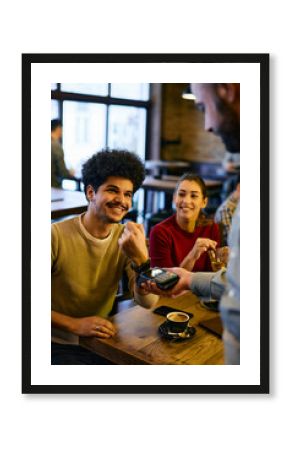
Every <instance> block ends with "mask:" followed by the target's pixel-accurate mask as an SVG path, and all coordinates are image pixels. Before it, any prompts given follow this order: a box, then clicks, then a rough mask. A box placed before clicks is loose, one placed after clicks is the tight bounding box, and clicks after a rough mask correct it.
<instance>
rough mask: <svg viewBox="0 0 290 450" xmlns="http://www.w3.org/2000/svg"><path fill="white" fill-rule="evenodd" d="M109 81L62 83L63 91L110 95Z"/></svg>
mask: <svg viewBox="0 0 290 450" xmlns="http://www.w3.org/2000/svg"><path fill="white" fill-rule="evenodd" d="M108 86H109V85H108V84H107V83H99V84H98V83H95V84H93V83H74V84H73V83H62V84H61V90H62V91H63V92H74V93H77V94H89V95H108Z"/></svg>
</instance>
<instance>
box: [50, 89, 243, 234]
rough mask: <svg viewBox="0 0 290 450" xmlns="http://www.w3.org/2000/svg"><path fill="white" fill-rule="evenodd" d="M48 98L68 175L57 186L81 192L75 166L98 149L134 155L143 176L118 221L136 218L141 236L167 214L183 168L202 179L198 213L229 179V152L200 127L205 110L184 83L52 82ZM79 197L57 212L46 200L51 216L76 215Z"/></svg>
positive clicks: (225, 189) (210, 208)
mask: <svg viewBox="0 0 290 450" xmlns="http://www.w3.org/2000/svg"><path fill="white" fill-rule="evenodd" d="M51 99H52V100H51V119H60V120H61V121H62V125H63V136H62V146H63V149H64V156H65V163H66V166H67V168H68V169H72V171H73V173H74V179H71V180H69V179H64V180H63V182H62V188H63V189H64V190H69V191H82V190H83V185H82V183H81V180H80V177H81V166H82V164H83V162H84V161H86V160H87V159H88V158H89V157H90V156H91V155H92V154H93V153H95V152H96V151H98V150H100V149H102V148H112V149H113V148H114V149H126V150H129V151H132V152H134V153H136V154H138V155H139V157H140V158H141V159H142V160H143V161H144V163H145V167H146V175H147V176H146V180H145V183H144V187H143V188H141V189H140V190H139V192H137V193H136V194H135V197H134V202H133V208H132V210H131V211H130V212H129V214H128V216H127V217H126V218H125V221H126V220H134V221H137V222H139V223H143V224H144V227H145V231H146V235H147V236H148V234H149V231H150V229H151V227H152V226H153V225H155V224H156V223H158V222H160V221H161V220H163V219H164V218H166V217H168V216H169V215H171V214H172V208H173V206H172V193H173V189H174V187H175V184H176V181H177V179H178V177H179V176H181V175H182V174H183V173H184V172H187V171H193V172H195V173H196V174H198V175H200V176H202V177H203V178H204V179H206V181H207V186H208V194H209V202H208V205H207V208H206V210H205V212H206V213H207V215H209V216H211V217H213V216H214V213H215V211H216V209H217V207H218V206H219V205H220V203H221V202H222V201H223V200H224V199H225V197H226V195H227V194H228V193H229V192H230V190H231V185H232V184H234V183H235V181H236V176H237V173H236V172H235V171H234V172H227V169H226V164H225V161H227V159H228V156H229V154H228V153H227V152H226V151H225V148H224V145H223V143H222V141H221V139H220V138H219V137H217V136H216V135H214V134H213V133H210V132H207V131H205V130H204V113H203V111H201V110H200V109H199V108H198V105H197V104H196V102H195V100H194V98H193V96H192V95H190V88H189V84H186V83H183V84H181V83H162V84H161V83H130V84H129V83H128V84H121V83H103V84H88V83H87V84H85V83H82V84H81V83H75V84H73V83H54V84H52V85H51ZM78 198H81V197H78ZM83 202H84V203H83V204H82V205H79V207H78V209H76V210H75V211H74V210H68V211H57V203H55V204H53V203H52V220H53V221H54V220H62V219H64V218H67V216H68V214H67V213H69V214H70V215H71V213H74V212H77V213H80V212H81V211H82V210H85V209H86V201H85V197H84V196H83ZM54 209H55V210H54Z"/></svg>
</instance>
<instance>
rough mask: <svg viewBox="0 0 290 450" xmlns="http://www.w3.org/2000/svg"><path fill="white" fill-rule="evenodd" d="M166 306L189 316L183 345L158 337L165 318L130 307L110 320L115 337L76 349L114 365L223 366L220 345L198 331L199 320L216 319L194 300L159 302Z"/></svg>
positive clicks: (87, 340) (85, 342)
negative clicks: (187, 336) (190, 330)
mask: <svg viewBox="0 0 290 450" xmlns="http://www.w3.org/2000/svg"><path fill="white" fill-rule="evenodd" d="M159 305H168V306H172V307H176V308H179V309H183V310H185V311H189V312H192V313H193V314H194V316H193V318H192V319H191V320H190V325H193V326H194V327H196V333H195V335H194V336H193V337H192V338H191V339H188V340H184V341H168V340H166V339H164V338H162V337H161V336H160V334H159V331H158V327H159V325H161V324H162V323H163V322H164V320H165V317H162V316H158V315H157V314H154V313H153V312H152V310H146V309H144V308H141V307H140V306H134V307H133V308H130V309H128V310H126V311H121V312H120V313H118V314H116V315H115V316H113V317H112V318H111V319H112V322H113V323H114V324H115V325H116V327H117V329H118V333H117V334H116V336H114V337H113V338H110V339H100V338H80V345H82V346H83V347H85V348H87V349H89V350H91V351H93V352H95V353H97V354H98V355H101V356H103V357H104V358H106V359H108V360H109V361H111V362H113V363H116V364H123V365H124V364H126V365H127V364H138V365H139V364H152V365H159V364H189V365H194V364H196V365H198V364H215V365H217V364H223V361H224V360H223V343H222V340H221V339H220V338H218V337H216V336H215V335H214V334H212V333H210V332H208V331H206V330H204V329H203V328H201V327H200V326H199V325H198V323H199V322H200V321H201V320H206V319H210V318H212V317H216V316H217V315H218V313H214V312H211V311H208V310H206V309H204V308H203V307H202V306H201V304H200V302H199V300H198V298H197V297H196V296H194V295H193V294H186V295H184V296H182V297H179V298H177V299H165V298H162V299H160V300H159Z"/></svg>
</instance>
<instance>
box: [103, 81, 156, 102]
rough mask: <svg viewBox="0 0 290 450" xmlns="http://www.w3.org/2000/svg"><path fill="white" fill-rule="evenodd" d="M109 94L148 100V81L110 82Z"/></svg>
mask: <svg viewBox="0 0 290 450" xmlns="http://www.w3.org/2000/svg"><path fill="white" fill-rule="evenodd" d="M111 96H112V97H117V98H129V99H131V100H149V83H126V84H122V83H112V84H111Z"/></svg>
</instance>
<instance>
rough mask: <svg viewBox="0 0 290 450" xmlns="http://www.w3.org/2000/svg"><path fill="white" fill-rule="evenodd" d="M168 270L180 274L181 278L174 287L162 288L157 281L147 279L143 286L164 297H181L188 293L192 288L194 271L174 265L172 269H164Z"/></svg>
mask: <svg viewBox="0 0 290 450" xmlns="http://www.w3.org/2000/svg"><path fill="white" fill-rule="evenodd" d="M164 270H167V271H168V272H173V273H176V275H178V276H179V280H178V282H177V284H176V285H175V286H173V288H172V289H166V290H162V289H159V288H158V287H157V286H156V283H154V282H153V281H146V283H142V285H141V286H142V287H144V289H146V290H147V291H150V292H152V293H153V294H157V295H160V296H162V297H172V298H175V297H179V296H180V295H182V294H184V293H186V292H187V291H188V290H189V289H190V284H191V281H192V279H193V277H194V273H192V272H188V271H187V270H185V269H182V268H181V267H172V268H170V269H164Z"/></svg>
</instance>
